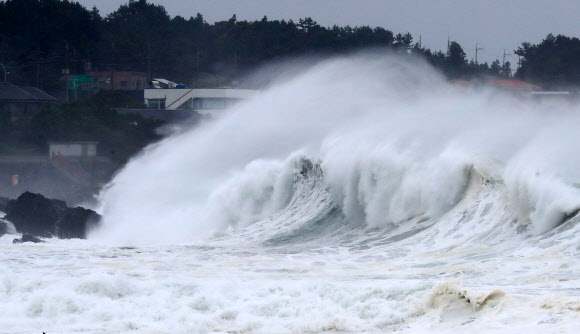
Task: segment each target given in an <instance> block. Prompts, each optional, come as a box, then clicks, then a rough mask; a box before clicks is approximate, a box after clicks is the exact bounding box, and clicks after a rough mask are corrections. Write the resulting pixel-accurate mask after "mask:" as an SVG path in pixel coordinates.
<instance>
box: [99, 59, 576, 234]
mask: <svg viewBox="0 0 580 334" xmlns="http://www.w3.org/2000/svg"><path fill="white" fill-rule="evenodd" d="M572 109H574V110H572ZM579 121H580V110H578V108H577V107H571V106H569V105H564V104H561V105H550V106H549V107H548V106H545V105H542V104H539V103H531V102H526V101H523V100H521V99H519V98H515V97H509V96H507V95H502V94H499V93H498V92H494V91H491V90H483V89H482V90H465V89H461V88H458V87H454V86H453V85H451V84H449V83H448V82H447V81H446V80H445V79H444V78H443V77H442V76H440V75H439V74H438V73H437V72H436V71H434V70H433V69H432V68H430V67H429V66H428V65H426V64H424V63H423V62H421V61H418V60H408V59H402V58H398V57H395V56H384V55H382V56H376V55H373V56H368V55H366V56H365V55H361V56H354V57H344V58H336V59H331V60H328V61H325V62H322V63H319V64H317V65H315V66H312V67H307V66H305V68H304V69H303V71H302V72H301V73H299V74H295V75H293V76H292V78H291V79H288V80H286V81H285V80H284V78H281V79H280V80H278V81H277V82H276V83H275V84H273V85H272V86H271V87H269V88H268V89H266V90H264V91H262V92H261V93H260V94H258V95H257V96H256V97H255V98H253V99H251V100H248V101H244V102H243V103H240V104H238V105H237V106H235V107H234V108H232V109H231V110H228V111H227V112H226V113H225V115H224V116H223V117H220V118H219V119H217V120H215V121H212V122H210V123H207V124H204V126H202V127H198V128H194V129H191V130H189V131H185V132H182V133H179V134H175V135H173V136H170V137H169V138H166V139H165V140H163V141H162V142H160V143H158V144H155V145H153V146H151V147H148V148H147V149H146V150H144V152H142V153H141V154H140V155H139V156H138V157H136V158H134V159H133V160H132V161H131V162H130V163H129V164H128V165H127V166H126V167H125V168H124V169H123V170H122V171H121V172H120V173H119V174H118V175H117V176H116V177H115V179H114V180H113V181H112V182H111V183H110V184H109V185H108V186H107V187H106V188H105V189H104V190H103V192H102V193H101V195H100V201H101V204H102V208H101V212H102V214H103V216H104V221H103V226H102V228H100V229H99V230H97V231H94V233H93V234H92V237H94V238H98V239H102V240H107V241H112V242H121V243H138V242H176V241H190V240H193V239H197V238H204V237H207V236H210V235H211V234H213V233H215V232H218V231H221V230H223V229H225V228H228V227H232V228H241V227H244V226H247V225H250V224H252V223H254V222H256V221H259V220H261V219H264V218H266V217H268V216H269V215H271V214H273V213H274V212H276V211H277V210H280V209H282V208H284V206H285V205H286V204H287V201H288V200H289V191H290V189H291V187H292V175H293V173H294V172H295V170H294V168H295V160H296V159H297V157H300V156H303V155H306V156H309V157H311V158H312V159H313V160H317V161H321V164H322V168H323V171H324V175H325V181H326V183H327V184H328V186H329V188H330V190H331V193H332V195H333V198H334V201H335V202H336V203H337V204H338V205H339V206H340V207H341V208H342V210H343V212H344V214H345V215H346V217H347V219H349V220H352V221H356V222H359V223H361V224H363V223H366V224H368V225H370V226H380V225H382V224H386V223H397V222H401V221H403V220H406V219H409V218H411V217H414V216H417V215H420V214H424V215H427V216H431V217H435V216H438V215H441V214H442V213H444V212H445V211H446V210H448V209H449V208H450V207H452V206H453V205H454V204H455V203H456V202H457V201H458V200H459V198H460V197H461V195H462V191H463V189H464V186H465V185H466V182H467V175H466V172H467V171H468V170H469V168H470V167H471V166H475V168H478V170H480V171H482V172H484V173H490V174H494V175H493V176H494V177H499V178H503V179H504V181H505V183H506V185H508V187H509V189H510V197H511V198H512V200H513V205H514V206H517V208H518V211H519V212H520V214H521V215H522V220H524V221H525V220H531V221H532V223H533V226H534V231H535V232H536V233H542V232H544V231H547V230H549V229H550V228H552V227H553V226H555V225H556V224H557V223H559V221H560V220H561V218H562V217H563V215H565V214H567V213H570V212H571V211H573V210H575V209H577V208H579V207H580V193H579V191H578V190H577V189H576V188H574V187H572V186H571V185H570V184H571V183H574V180H580V169H579V167H580V156H579V155H578V154H577V153H576V152H575V147H574V146H575V144H576V143H578V142H579V139H580V138H579V137H580V135H579V134H578V133H577V131H574V124H580V123H579ZM498 166H499V167H498Z"/></svg>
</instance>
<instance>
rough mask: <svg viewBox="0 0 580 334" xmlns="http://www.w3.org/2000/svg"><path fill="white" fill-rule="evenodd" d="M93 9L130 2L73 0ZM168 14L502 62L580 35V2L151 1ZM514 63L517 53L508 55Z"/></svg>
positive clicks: (105, 11)
mask: <svg viewBox="0 0 580 334" xmlns="http://www.w3.org/2000/svg"><path fill="white" fill-rule="evenodd" d="M77 1H78V2H80V3H81V4H83V5H84V6H86V7H88V8H92V7H93V5H95V6H97V8H98V9H99V10H100V12H101V15H106V14H109V13H111V12H112V11H115V10H116V9H117V8H119V6H120V5H121V4H124V3H127V2H128V0H77ZM149 2H153V3H157V4H161V5H163V6H164V7H165V8H166V9H167V11H168V13H169V14H170V15H171V16H175V15H181V16H184V17H186V18H189V17H190V16H195V15H196V14H197V13H201V14H202V15H203V16H204V18H205V20H206V21H207V22H209V23H213V22H215V21H222V20H226V19H229V18H230V17H232V15H233V14H236V16H237V18H238V20H257V19H261V18H262V17H263V16H264V15H266V16H267V17H268V19H286V20H288V19H292V20H294V21H295V22H297V21H298V19H299V18H302V17H307V16H310V17H312V18H313V19H314V20H315V21H317V22H318V23H319V24H321V25H323V26H332V25H335V24H336V25H340V26H344V25H351V26H361V25H370V26H372V27H376V26H381V27H384V28H386V29H388V30H392V31H393V32H394V33H398V32H403V33H404V32H410V33H411V34H412V35H413V37H414V38H415V41H418V40H419V35H421V36H422V43H423V46H426V47H429V48H431V49H432V50H445V49H446V46H447V38H448V37H449V38H451V40H455V41H457V42H458V43H459V44H461V46H462V47H463V49H464V50H465V52H466V53H467V57H468V59H469V60H471V59H473V58H475V45H476V43H479V47H481V48H483V50H480V51H479V55H478V60H479V61H480V62H482V61H488V62H491V61H493V60H494V59H496V58H497V59H499V60H500V61H501V60H502V55H503V51H504V49H506V53H510V54H513V50H514V49H516V48H517V46H518V45H520V44H521V43H522V42H524V41H529V42H532V43H539V42H541V40H542V39H543V38H544V37H545V36H546V35H547V34H548V33H554V34H564V35H568V36H573V37H580V0H551V1H550V0H501V1H500V0H149ZM506 60H509V61H510V62H511V63H512V64H515V63H517V57H516V56H515V55H512V56H508V57H506Z"/></svg>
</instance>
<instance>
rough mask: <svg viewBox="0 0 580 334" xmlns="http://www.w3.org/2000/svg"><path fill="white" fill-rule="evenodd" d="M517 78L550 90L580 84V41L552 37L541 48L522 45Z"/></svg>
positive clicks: (547, 38) (546, 39) (519, 48)
mask: <svg viewBox="0 0 580 334" xmlns="http://www.w3.org/2000/svg"><path fill="white" fill-rule="evenodd" d="M515 53H516V54H517V55H518V56H520V57H521V60H520V67H519V68H518V71H517V72H516V77H518V78H522V79H524V80H529V81H533V82H538V83H543V84H548V85H551V86H569V85H578V84H579V83H580V40H579V39H578V38H570V37H566V36H562V35H558V36H554V35H552V34H549V35H548V36H546V38H545V39H544V40H543V41H542V42H541V43H539V44H531V43H527V42H526V43H522V45H521V46H520V47H518V49H517V50H516V51H515Z"/></svg>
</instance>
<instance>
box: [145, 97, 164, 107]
mask: <svg viewBox="0 0 580 334" xmlns="http://www.w3.org/2000/svg"><path fill="white" fill-rule="evenodd" d="M147 107H149V109H165V99H149V100H147Z"/></svg>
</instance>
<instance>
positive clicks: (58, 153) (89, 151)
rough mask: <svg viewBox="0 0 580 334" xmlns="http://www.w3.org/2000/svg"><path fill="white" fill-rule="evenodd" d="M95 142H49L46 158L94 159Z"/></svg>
mask: <svg viewBox="0 0 580 334" xmlns="http://www.w3.org/2000/svg"><path fill="white" fill-rule="evenodd" d="M97 144H98V143H97V142H92V141H79V142H49V143H48V156H49V157H50V159H54V158H55V157H78V158H80V157H95V156H97Z"/></svg>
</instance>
